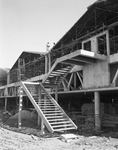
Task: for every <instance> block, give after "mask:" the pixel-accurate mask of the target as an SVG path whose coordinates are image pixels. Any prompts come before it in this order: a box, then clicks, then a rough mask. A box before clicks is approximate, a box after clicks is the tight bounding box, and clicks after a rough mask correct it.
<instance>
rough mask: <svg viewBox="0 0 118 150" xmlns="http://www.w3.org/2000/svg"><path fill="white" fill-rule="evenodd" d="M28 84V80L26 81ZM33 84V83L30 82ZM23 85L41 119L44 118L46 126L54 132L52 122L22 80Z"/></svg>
mask: <svg viewBox="0 0 118 150" xmlns="http://www.w3.org/2000/svg"><path fill="white" fill-rule="evenodd" d="M26 83H27V84H28V82H26ZM30 84H31V83H30ZM33 84H35V85H36V84H37V85H39V83H33ZM21 86H22V88H23V90H24V91H25V93H26V94H27V96H28V98H29V99H30V101H31V103H32V104H33V106H34V107H35V109H36V111H37V112H38V114H39V116H40V117H41V119H42V120H43V122H44V124H45V125H46V127H47V128H48V130H49V131H50V132H51V133H52V132H54V131H53V128H52V127H51V125H50V123H49V122H48V120H47V119H46V117H45V115H44V114H43V112H42V111H41V109H40V107H39V106H38V105H37V103H36V102H35V100H34V98H33V97H32V95H31V93H30V92H29V91H28V89H27V87H26V86H25V84H24V83H23V82H22V81H21Z"/></svg>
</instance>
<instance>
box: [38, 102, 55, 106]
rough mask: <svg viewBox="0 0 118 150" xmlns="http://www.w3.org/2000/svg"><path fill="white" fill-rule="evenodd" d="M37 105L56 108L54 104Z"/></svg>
mask: <svg viewBox="0 0 118 150" xmlns="http://www.w3.org/2000/svg"><path fill="white" fill-rule="evenodd" d="M37 104H38V105H40V106H55V105H54V104H39V103H37Z"/></svg>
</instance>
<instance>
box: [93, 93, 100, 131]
mask: <svg viewBox="0 0 118 150" xmlns="http://www.w3.org/2000/svg"><path fill="white" fill-rule="evenodd" d="M94 101H95V129H96V131H98V130H101V118H100V93H99V92H94Z"/></svg>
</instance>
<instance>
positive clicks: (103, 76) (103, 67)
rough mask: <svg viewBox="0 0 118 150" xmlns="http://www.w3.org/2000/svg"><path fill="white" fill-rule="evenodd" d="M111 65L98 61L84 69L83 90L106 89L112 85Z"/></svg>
mask: <svg viewBox="0 0 118 150" xmlns="http://www.w3.org/2000/svg"><path fill="white" fill-rule="evenodd" d="M109 76H110V73H109V65H108V63H107V62H105V61H98V62H97V63H93V64H90V65H86V66H84V68H83V83H84V84H83V88H94V87H104V86H108V85H109V84H110V77H109Z"/></svg>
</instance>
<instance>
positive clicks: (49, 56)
mask: <svg viewBox="0 0 118 150" xmlns="http://www.w3.org/2000/svg"><path fill="white" fill-rule="evenodd" d="M48 58H49V59H48V60H49V62H48V63H49V64H48V65H49V67H48V71H49V70H50V68H51V55H50V52H49V53H48Z"/></svg>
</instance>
